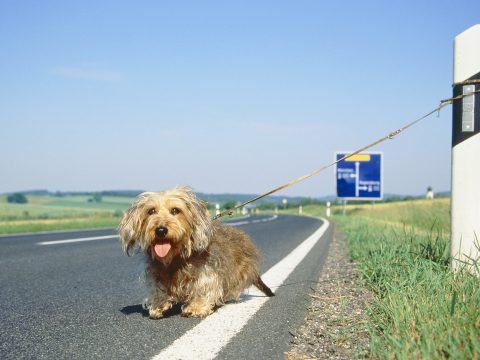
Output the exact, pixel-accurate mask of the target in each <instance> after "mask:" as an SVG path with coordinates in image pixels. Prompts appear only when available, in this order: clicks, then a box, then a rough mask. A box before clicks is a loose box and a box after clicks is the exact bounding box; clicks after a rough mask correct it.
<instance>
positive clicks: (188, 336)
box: [152, 220, 329, 360]
mask: <svg viewBox="0 0 480 360" xmlns="http://www.w3.org/2000/svg"><path fill="white" fill-rule="evenodd" d="M323 221H324V223H323V224H322V226H320V228H318V229H317V230H316V231H315V232H314V233H313V234H312V235H310V236H309V237H308V238H307V239H306V240H304V241H303V242H302V243H301V244H300V245H298V246H297V247H296V248H295V249H294V250H293V251H292V252H291V253H290V254H288V255H287V256H286V257H285V258H283V259H282V260H281V261H279V262H278V263H277V264H275V265H274V266H273V267H271V268H270V269H269V270H268V271H267V272H266V273H265V274H263V275H262V279H263V280H264V281H265V283H266V284H268V285H269V286H271V287H278V286H280V285H281V284H282V283H283V282H284V281H285V280H286V279H287V278H288V276H289V275H290V274H291V273H292V271H293V270H294V269H295V268H296V267H297V265H298V264H300V262H302V260H303V259H304V258H305V256H306V255H307V254H308V253H309V252H310V250H311V249H312V248H313V247H314V246H315V244H316V243H317V242H318V240H319V239H320V238H321V237H322V236H323V234H324V233H325V231H326V230H327V228H328V226H329V222H328V221H327V220H323ZM269 299H270V298H269V297H266V296H265V295H263V293H261V292H260V291H259V290H258V289H257V288H255V287H253V286H252V287H251V288H249V289H248V293H247V294H245V295H243V296H242V299H241V300H240V301H238V302H234V303H231V304H227V305H225V306H223V307H221V308H219V309H218V310H217V311H216V312H215V313H213V314H212V315H210V316H209V317H207V318H206V319H205V320H203V321H202V322H201V323H200V324H198V325H197V326H195V327H194V328H192V329H191V330H189V331H187V332H186V333H185V334H184V335H183V336H181V337H180V338H178V339H177V340H175V341H174V342H173V343H172V344H171V345H170V346H169V347H167V348H165V349H164V350H163V351H162V352H160V353H159V354H158V355H156V356H154V357H153V358H152V359H154V360H161V359H196V360H202V359H205V360H207V359H214V358H215V357H216V356H217V355H218V353H219V352H220V351H221V350H222V349H223V348H224V347H225V345H227V344H228V342H229V341H230V340H231V339H232V338H233V337H234V336H235V335H236V334H238V333H239V332H240V331H241V330H242V328H243V327H244V325H245V324H246V323H247V321H248V320H250V318H251V317H252V316H254V315H255V313H256V312H257V311H258V310H259V309H260V308H261V307H262V305H263V304H265V303H266V302H267V301H268V300H269Z"/></svg>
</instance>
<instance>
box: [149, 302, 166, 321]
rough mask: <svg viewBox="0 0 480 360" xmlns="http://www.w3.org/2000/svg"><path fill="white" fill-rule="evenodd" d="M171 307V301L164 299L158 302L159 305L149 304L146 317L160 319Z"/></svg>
mask: <svg viewBox="0 0 480 360" xmlns="http://www.w3.org/2000/svg"><path fill="white" fill-rule="evenodd" d="M171 308H172V303H171V302H170V301H166V302H164V303H162V304H160V305H159V306H152V305H150V307H149V309H148V317H149V318H150V319H160V318H162V317H163V315H164V314H165V313H166V312H167V311H168V310H170V309H171Z"/></svg>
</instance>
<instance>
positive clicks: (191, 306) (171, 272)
mask: <svg viewBox="0 0 480 360" xmlns="http://www.w3.org/2000/svg"><path fill="white" fill-rule="evenodd" d="M119 236H120V242H121V244H122V247H123V251H124V253H125V254H126V255H130V253H131V251H132V249H133V248H136V247H138V248H140V249H141V250H142V251H143V252H144V254H145V255H146V256H145V262H146V269H145V274H146V280H147V281H146V283H147V287H148V288H149V298H148V300H147V302H146V304H145V305H146V308H147V310H148V314H149V317H150V318H151V319H159V318H162V317H163V316H165V314H166V313H167V312H168V311H169V310H170V309H171V308H172V306H173V305H174V304H181V305H182V306H181V315H182V316H186V317H206V316H208V315H210V314H211V313H212V312H213V311H214V310H215V309H216V308H218V307H219V306H222V305H223V304H225V303H226V302H227V301H230V300H238V299H239V298H240V294H241V293H242V291H244V290H245V289H246V288H248V287H250V286H251V285H255V286H256V287H257V288H258V289H260V290H261V291H262V292H263V293H264V294H265V295H267V296H274V293H273V292H272V290H270V288H269V287H268V286H267V285H265V283H264V282H263V281H262V279H261V278H260V275H259V270H260V256H259V252H258V250H257V249H256V247H255V245H254V244H253V242H252V241H251V239H250V237H249V236H248V235H247V234H245V233H244V232H243V231H241V230H240V229H238V228H235V227H233V226H227V225H224V224H222V223H221V222H219V221H214V220H212V219H211V217H210V214H209V212H208V209H207V206H206V203H205V202H204V201H202V200H200V199H199V198H198V197H197V196H196V195H195V193H194V192H193V190H192V189H191V188H189V187H177V188H174V189H171V190H166V191H163V192H145V193H142V194H140V195H139V196H138V197H137V199H136V200H135V201H134V202H133V204H132V205H131V207H130V208H129V209H128V210H127V211H126V213H125V215H124V216H123V218H122V220H121V222H120V225H119Z"/></svg>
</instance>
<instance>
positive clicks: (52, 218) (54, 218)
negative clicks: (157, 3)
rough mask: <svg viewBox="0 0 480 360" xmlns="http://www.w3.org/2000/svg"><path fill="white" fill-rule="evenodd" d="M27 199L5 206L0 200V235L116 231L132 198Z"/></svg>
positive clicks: (2, 199) (39, 197)
mask: <svg viewBox="0 0 480 360" xmlns="http://www.w3.org/2000/svg"><path fill="white" fill-rule="evenodd" d="M89 199H90V197H88V196H65V197H55V196H28V203H27V204H9V203H7V202H6V199H5V197H4V196H3V197H0V234H14V233H28V232H38V231H51V230H69V229H84V228H98V227H116V226H117V225H118V223H119V222H120V218H121V216H122V214H123V211H125V210H126V209H127V208H128V206H129V205H130V204H131V202H132V201H133V198H128V197H113V196H104V197H103V199H102V202H99V203H95V202H91V201H89Z"/></svg>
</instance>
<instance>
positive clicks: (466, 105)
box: [462, 85, 475, 132]
mask: <svg viewBox="0 0 480 360" xmlns="http://www.w3.org/2000/svg"><path fill="white" fill-rule="evenodd" d="M462 89H463V95H467V96H465V97H464V98H463V99H462V102H463V103H462V131H463V132H474V131H475V94H474V93H473V92H474V91H475V85H464V86H463V88H462ZM468 94H470V95H468Z"/></svg>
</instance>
